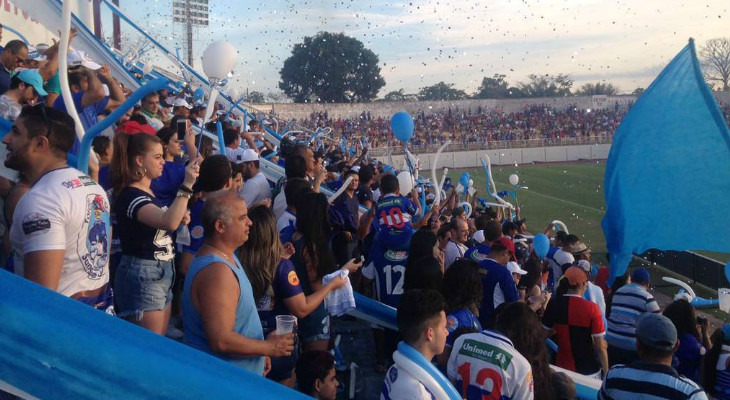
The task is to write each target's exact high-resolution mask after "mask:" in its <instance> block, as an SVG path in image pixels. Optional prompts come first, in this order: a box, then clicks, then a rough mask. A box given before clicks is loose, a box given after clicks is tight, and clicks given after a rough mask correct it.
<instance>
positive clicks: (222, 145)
mask: <svg viewBox="0 0 730 400" xmlns="http://www.w3.org/2000/svg"><path fill="white" fill-rule="evenodd" d="M215 130H216V133H218V152H219V153H220V154H223V155H224V156H225V155H226V141H225V139H223V124H221V122H220V121H218V122H216V123H215Z"/></svg>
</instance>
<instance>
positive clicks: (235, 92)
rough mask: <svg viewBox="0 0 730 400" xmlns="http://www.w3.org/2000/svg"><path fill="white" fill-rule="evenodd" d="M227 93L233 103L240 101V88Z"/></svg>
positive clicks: (233, 88)
mask: <svg viewBox="0 0 730 400" xmlns="http://www.w3.org/2000/svg"><path fill="white" fill-rule="evenodd" d="M227 93H228V96H229V97H230V98H231V100H233V101H236V100H238V96H239V95H240V93H239V92H238V88H237V87H232V88H230V89H229V90H228V92H227Z"/></svg>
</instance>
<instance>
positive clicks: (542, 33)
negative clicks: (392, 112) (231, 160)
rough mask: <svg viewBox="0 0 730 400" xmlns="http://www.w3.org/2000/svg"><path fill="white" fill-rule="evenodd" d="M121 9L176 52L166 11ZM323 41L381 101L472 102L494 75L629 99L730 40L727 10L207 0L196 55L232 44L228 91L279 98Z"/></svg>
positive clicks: (536, 0)
mask: <svg viewBox="0 0 730 400" xmlns="http://www.w3.org/2000/svg"><path fill="white" fill-rule="evenodd" d="M120 2H121V8H122V9H123V10H125V12H127V13H128V15H129V16H130V17H131V18H132V19H133V20H134V21H135V22H136V23H138V24H139V25H141V26H143V27H145V28H146V29H148V31H150V32H151V33H153V34H154V35H155V37H157V38H158V39H159V40H160V41H161V42H162V43H163V44H164V45H166V46H169V47H170V48H174V47H176V46H181V45H182V44H181V42H180V41H179V38H180V37H182V36H183V32H184V30H183V29H182V28H181V27H179V26H174V25H173V24H172V23H171V15H172V5H171V4H172V1H171V0H144V1H142V0H120ZM104 25H105V26H104V29H105V34H110V33H111V24H109V23H107V22H105V23H104ZM122 29H123V32H124V31H125V28H124V26H123V27H122ZM320 31H330V32H342V33H344V34H346V35H348V36H351V37H354V38H356V39H358V40H360V41H362V42H363V43H364V44H365V47H367V48H369V49H370V50H372V51H373V52H374V53H375V54H376V55H377V56H378V57H379V60H380V67H381V74H382V76H383V77H384V78H385V81H386V85H385V87H384V88H382V89H381V90H380V92H379V96H380V97H382V96H384V95H385V94H386V93H388V92H389V91H392V90H399V89H404V91H405V93H417V92H418V90H419V89H420V88H422V87H425V86H429V85H433V84H435V83H438V82H440V81H444V82H446V83H449V84H453V85H454V87H456V88H458V89H462V90H465V91H466V92H467V93H473V92H474V91H476V90H477V88H478V87H479V85H480V83H481V81H482V78H483V77H485V76H489V77H491V76H492V75H494V74H497V73H499V74H504V75H506V76H507V80H508V81H509V82H510V83H511V84H513V85H514V84H516V83H517V82H524V81H526V80H527V76H528V75H529V74H558V73H563V74H569V75H570V76H571V77H572V78H573V80H574V81H575V84H574V86H573V88H574V89H577V88H578V87H579V86H580V85H582V84H584V83H587V82H599V81H600V82H608V83H612V84H614V85H617V86H618V87H619V89H620V92H622V93H630V92H632V91H633V90H634V89H636V88H637V87H643V88H645V87H647V86H648V85H649V84H650V83H651V81H652V80H653V79H654V78H655V77H656V76H657V75H658V73H659V72H660V71H661V69H662V68H663V67H664V66H665V65H666V64H667V63H668V62H669V61H670V60H671V59H672V57H673V56H674V55H676V54H677V53H678V52H679V51H680V50H681V49H682V48H683V47H684V46H685V45H686V44H687V40H688V39H689V38H690V37H692V38H694V39H695V43H696V44H697V46H698V47H699V46H701V45H702V44H703V43H704V42H705V41H706V40H708V39H711V38H716V37H723V36H724V37H730V1H728V0H708V1H699V0H626V1H598V0H521V1H516V0H510V1H495V0H491V1H485V0H438V1H434V0H422V1H418V0H406V1H380V0H365V1H363V0H340V1H326V0H306V1H295V0H270V1H266V2H252V1H219V0H210V26H209V27H207V28H199V29H198V30H197V32H196V40H195V45H194V49H195V51H194V56H195V58H196V59H199V58H200V56H201V55H202V52H203V50H204V48H205V46H206V45H207V44H209V43H211V42H212V41H214V40H220V39H224V40H227V41H229V42H230V43H231V44H233V45H234V46H235V47H236V48H237V49H238V50H239V57H238V63H237V65H236V68H235V77H234V82H233V83H232V84H233V85H237V86H238V87H239V89H242V90H244V91H245V90H246V89H248V90H258V91H260V92H263V93H267V92H276V93H280V90H279V89H278V82H279V71H280V69H281V67H282V65H283V63H284V60H286V58H287V57H289V55H291V51H292V48H293V46H294V45H295V44H296V43H300V42H301V41H302V40H303V38H304V37H306V36H313V35H316V34H317V33H318V32H320ZM130 40H131V41H132V42H133V41H134V40H135V38H134V36H131V35H130ZM150 56H151V58H152V59H159V56H157V55H154V54H150ZM160 64H162V65H161V66H167V65H169V64H166V62H164V61H160ZM195 66H196V67H198V68H199V63H198V62H196V65H195ZM199 69H200V68H199Z"/></svg>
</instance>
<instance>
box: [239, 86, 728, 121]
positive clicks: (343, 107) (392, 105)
mask: <svg viewBox="0 0 730 400" xmlns="http://www.w3.org/2000/svg"><path fill="white" fill-rule="evenodd" d="M714 93H715V97H716V98H717V100H718V101H719V102H720V103H723V104H730V92H714ZM634 101H636V96H633V95H622V96H575V97H556V98H539V99H481V100H454V101H407V102H386V101H376V102H372V103H355V104H342V103H338V104H316V103H306V104H305V103H279V104H255V105H253V107H254V108H256V109H258V110H261V111H264V112H272V111H273V112H275V113H276V114H278V115H279V116H280V117H282V118H283V119H286V120H289V119H292V118H296V119H303V118H308V117H309V115H310V114H311V113H313V112H324V111H327V113H328V114H329V116H330V117H331V118H343V119H345V118H355V117H357V116H359V115H360V114H362V113H363V112H370V115H371V116H372V117H383V118H390V116H391V115H393V114H394V113H396V112H398V111H400V110H406V111H408V112H410V113H412V114H415V113H417V112H421V111H423V112H425V113H426V114H430V113H435V112H440V111H446V110H448V109H449V108H451V109H452V110H456V109H457V108H458V109H459V110H469V109H471V111H472V113H476V111H477V109H478V108H479V107H482V109H483V110H497V111H503V112H516V111H520V110H522V109H524V107H526V106H531V105H548V106H551V107H555V108H557V109H564V108H567V107H568V106H571V105H572V106H575V107H578V108H581V109H587V108H594V109H596V108H610V107H614V105H615V104H616V103H618V104H619V106H627V105H628V104H629V103H632V102H634Z"/></svg>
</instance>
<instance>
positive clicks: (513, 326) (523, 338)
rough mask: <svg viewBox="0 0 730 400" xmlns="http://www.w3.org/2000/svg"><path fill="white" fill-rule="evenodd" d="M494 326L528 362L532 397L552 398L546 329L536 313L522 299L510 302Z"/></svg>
mask: <svg viewBox="0 0 730 400" xmlns="http://www.w3.org/2000/svg"><path fill="white" fill-rule="evenodd" d="M495 329H496V330H498V331H499V332H501V333H503V334H504V335H505V336H507V337H508V338H509V339H510V340H511V341H512V344H513V345H514V346H515V349H516V350H517V351H518V352H519V353H520V354H522V356H523V357H525V358H526V359H527V361H528V362H529V363H530V366H531V367H532V378H533V381H534V387H535V398H536V399H540V400H543V399H544V400H552V399H554V398H555V392H554V391H553V387H552V384H551V375H552V372H551V370H550V362H549V361H548V352H547V346H546V345H545V330H544V329H543V327H542V325H541V324H540V319H539V318H538V316H537V314H535V312H534V311H532V310H531V309H530V307H529V306H528V305H527V304H525V303H523V302H513V303H509V304H507V305H506V306H505V307H504V308H503V309H502V311H501V312H500V313H499V315H497V321H496V322H495Z"/></svg>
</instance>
